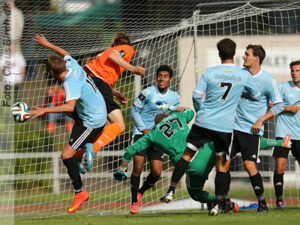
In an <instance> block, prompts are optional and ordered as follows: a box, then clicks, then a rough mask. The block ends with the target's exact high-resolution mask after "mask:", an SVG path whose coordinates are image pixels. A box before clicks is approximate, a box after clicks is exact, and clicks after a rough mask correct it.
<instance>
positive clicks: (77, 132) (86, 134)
mask: <svg viewBox="0 0 300 225" xmlns="http://www.w3.org/2000/svg"><path fill="white" fill-rule="evenodd" d="M103 128H104V126H103V127H99V128H95V129H93V128H86V127H85V126H84V125H83V124H82V122H81V121H80V120H75V123H74V126H73V129H72V133H71V136H70V140H69V144H70V145H71V147H72V148H73V149H74V150H76V151H78V150H80V149H81V148H83V147H84V145H85V144H86V143H89V142H92V141H93V140H94V138H95V137H97V135H98V134H100V132H101V131H102V130H103Z"/></svg>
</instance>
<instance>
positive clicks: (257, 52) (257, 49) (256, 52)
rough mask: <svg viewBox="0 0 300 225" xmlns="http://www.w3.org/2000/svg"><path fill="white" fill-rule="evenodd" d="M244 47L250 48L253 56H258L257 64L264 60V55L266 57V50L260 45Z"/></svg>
mask: <svg viewBox="0 0 300 225" xmlns="http://www.w3.org/2000/svg"><path fill="white" fill-rule="evenodd" d="M246 49H247V50H248V49H252V51H253V56H258V58H259V64H262V62H263V61H264V59H265V57H266V52H265V50H264V48H263V47H262V46H261V45H252V44H250V45H248V46H247V47H246Z"/></svg>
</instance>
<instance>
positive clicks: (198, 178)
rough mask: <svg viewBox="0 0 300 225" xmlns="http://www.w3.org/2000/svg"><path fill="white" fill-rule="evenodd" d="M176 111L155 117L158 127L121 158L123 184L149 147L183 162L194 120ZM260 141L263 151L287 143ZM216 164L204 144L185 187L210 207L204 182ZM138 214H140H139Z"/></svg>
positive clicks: (189, 113)
mask: <svg viewBox="0 0 300 225" xmlns="http://www.w3.org/2000/svg"><path fill="white" fill-rule="evenodd" d="M175 111H176V112H173V113H171V114H169V115H168V114H165V113H162V114H158V115H157V116H156V117H155V123H156V126H155V127H154V128H153V129H152V130H151V131H150V132H149V133H147V134H145V135H144V136H143V137H141V138H140V139H139V140H138V141H137V142H135V143H134V144H133V145H131V146H129V147H128V148H127V149H126V153H125V154H124V155H123V157H122V159H123V161H122V163H121V165H120V167H118V169H117V171H116V172H115V173H114V178H115V179H116V180H122V179H123V178H124V177H127V175H126V173H125V171H126V170H127V165H128V163H129V162H130V161H131V159H132V158H133V157H134V156H135V155H136V154H139V153H140V152H142V151H144V149H146V148H149V147H157V148H158V149H159V150H161V151H162V152H164V153H166V154H168V155H169V157H170V160H171V161H172V163H173V164H174V165H175V164H176V163H177V162H178V160H180V158H181V156H182V154H183V152H184V150H185V147H186V137H187V135H188V133H189V131H190V129H189V127H188V123H189V121H191V120H192V118H193V117H194V112H193V111H192V110H191V109H189V108H184V107H176V109H175ZM261 141H262V144H261V147H262V148H267V147H269V146H277V145H278V146H282V143H283V142H284V140H277V141H275V140H270V139H262V140H261ZM215 164H216V157H215V147H214V144H213V142H209V143H206V144H204V146H203V149H201V150H200V151H199V152H198V154H197V155H196V156H195V158H194V160H193V161H192V163H190V164H189V166H188V169H187V174H186V175H187V177H186V185H187V190H188V192H189V195H190V196H191V198H192V199H194V200H195V201H199V202H203V203H208V204H211V203H214V202H215V199H216V198H215V195H214V194H210V193H208V192H206V191H204V190H203V186H204V184H205V181H206V180H207V178H208V175H209V173H210V172H211V170H212V168H213V167H214V166H215ZM172 199H173V195H169V196H168V198H167V199H164V201H165V202H170V201H172ZM139 200H140V199H139ZM235 207H236V206H235ZM135 213H138V210H137V211H135Z"/></svg>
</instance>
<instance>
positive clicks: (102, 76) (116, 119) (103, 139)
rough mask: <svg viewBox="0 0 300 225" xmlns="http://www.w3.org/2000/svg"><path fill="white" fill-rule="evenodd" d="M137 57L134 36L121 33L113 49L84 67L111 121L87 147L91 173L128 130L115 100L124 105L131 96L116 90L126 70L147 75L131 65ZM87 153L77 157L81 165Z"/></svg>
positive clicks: (87, 163) (99, 55)
mask: <svg viewBox="0 0 300 225" xmlns="http://www.w3.org/2000/svg"><path fill="white" fill-rule="evenodd" d="M133 55H134V49H133V47H132V46H131V39H130V37H129V36H128V35H127V34H125V33H121V32H118V33H116V35H115V36H114V38H113V39H112V44H111V48H108V49H106V50H105V51H103V52H102V53H100V54H98V55H97V57H95V58H94V59H92V60H91V61H89V62H88V63H87V64H86V65H85V66H84V67H83V69H84V70H85V71H86V73H87V74H88V75H89V76H90V77H91V78H92V80H93V81H94V82H95V84H96V86H97V88H98V89H99V91H100V92H101V94H102V95H103V97H104V100H105V103H106V108H107V115H108V121H109V124H107V126H106V127H105V128H104V130H103V132H102V134H101V135H100V137H99V138H98V139H97V140H96V141H95V142H94V143H93V144H91V143H88V144H87V145H86V146H85V147H86V148H85V149H86V150H85V156H86V169H87V170H88V171H89V170H90V169H91V166H92V160H93V158H94V157H95V155H96V154H97V152H98V151H99V150H100V149H101V148H102V147H104V146H106V145H107V144H109V143H110V142H112V141H113V140H115V139H116V138H117V136H118V135H119V134H121V133H122V132H123V131H124V129H125V123H124V119H123V116H122V112H121V109H120V107H119V106H118V104H117V103H116V102H115V101H114V99H113V96H116V97H117V98H118V100H119V101H120V102H121V103H122V104H126V103H127V97H126V96H125V95H123V94H121V93H120V92H118V91H116V90H114V89H112V88H113V86H114V84H115V82H116V81H117V80H118V79H119V78H120V76H121V74H122V72H123V71H124V70H128V71H130V72H132V73H134V74H137V75H144V73H145V69H144V68H143V67H141V66H133V65H131V64H130V61H131V59H132V57H133ZM83 153H84V151H80V152H79V153H78V154H76V157H77V158H78V159H79V160H78V161H79V162H80V161H81V158H82V155H83Z"/></svg>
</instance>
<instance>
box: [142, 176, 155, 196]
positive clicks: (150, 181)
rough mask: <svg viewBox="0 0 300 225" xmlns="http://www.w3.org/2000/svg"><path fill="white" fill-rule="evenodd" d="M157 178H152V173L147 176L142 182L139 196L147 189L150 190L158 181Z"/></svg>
mask: <svg viewBox="0 0 300 225" xmlns="http://www.w3.org/2000/svg"><path fill="white" fill-rule="evenodd" d="M158 179H159V177H154V176H153V175H152V173H150V174H149V175H148V177H147V178H146V181H145V182H144V184H143V186H142V187H141V189H140V190H139V192H140V193H141V194H144V193H145V191H147V190H148V189H149V188H152V187H153V186H154V184H155V183H156V182H157V181H158Z"/></svg>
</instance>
